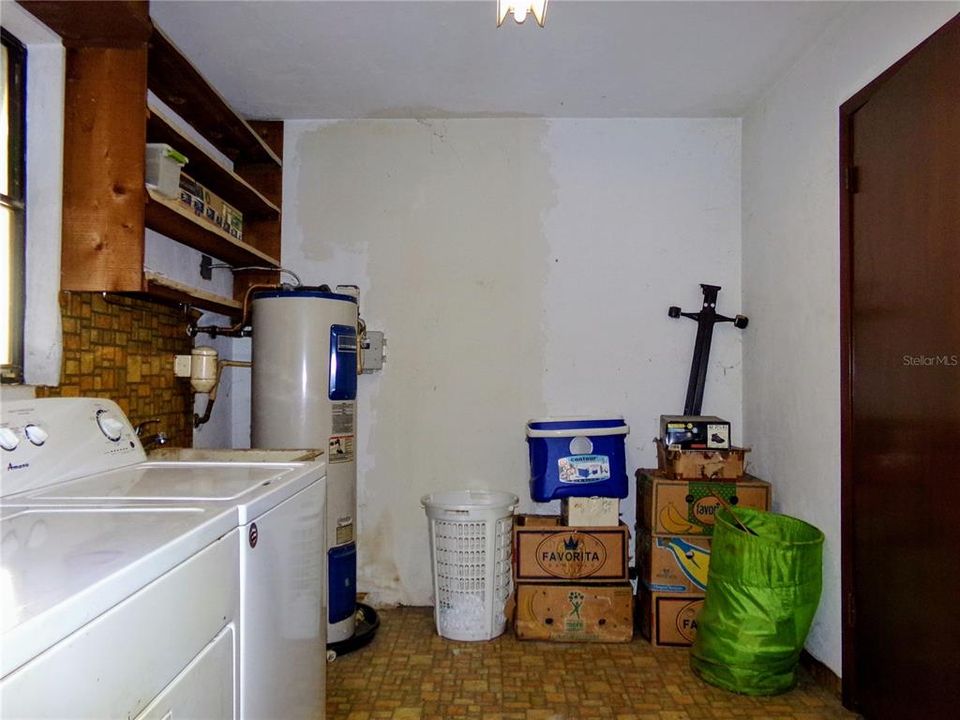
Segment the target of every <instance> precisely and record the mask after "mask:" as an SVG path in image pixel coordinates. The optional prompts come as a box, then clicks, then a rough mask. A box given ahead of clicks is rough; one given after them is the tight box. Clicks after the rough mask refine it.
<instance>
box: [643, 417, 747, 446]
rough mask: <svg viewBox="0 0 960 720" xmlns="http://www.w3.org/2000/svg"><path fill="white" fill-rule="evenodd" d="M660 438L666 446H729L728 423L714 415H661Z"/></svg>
mask: <svg viewBox="0 0 960 720" xmlns="http://www.w3.org/2000/svg"><path fill="white" fill-rule="evenodd" d="M660 439H661V440H663V444H664V445H666V446H667V447H678V448H683V449H687V448H708V449H709V448H717V449H724V450H726V449H727V448H729V447H730V423H729V422H727V421H726V420H724V419H723V418H718V417H717V416H716V415H661V416H660Z"/></svg>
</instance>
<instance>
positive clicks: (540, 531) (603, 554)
mask: <svg viewBox="0 0 960 720" xmlns="http://www.w3.org/2000/svg"><path fill="white" fill-rule="evenodd" d="M551 521H552V522H551ZM545 523H551V524H545ZM629 542H630V531H629V529H628V528H627V526H626V525H624V524H623V523H620V524H619V525H618V526H617V527H578V528H569V527H562V526H561V525H560V518H559V517H556V516H552V517H551V518H545V517H543V516H536V515H533V516H531V515H518V516H517V519H516V523H515V524H514V527H513V557H514V579H515V580H516V581H517V582H530V581H540V582H554V583H555V582H557V581H558V580H578V581H581V582H583V581H589V582H613V581H618V580H626V579H627V578H628V577H629V568H628V566H627V563H628V554H629V552H628V551H629V545H628V543H629Z"/></svg>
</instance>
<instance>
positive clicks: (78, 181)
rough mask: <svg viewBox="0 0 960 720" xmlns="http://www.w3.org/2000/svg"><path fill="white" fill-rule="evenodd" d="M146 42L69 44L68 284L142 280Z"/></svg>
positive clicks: (118, 285)
mask: <svg viewBox="0 0 960 720" xmlns="http://www.w3.org/2000/svg"><path fill="white" fill-rule="evenodd" d="M146 63H147V47H146V45H141V47H139V48H137V49H125V48H100V47H95V48H70V49H68V50H67V83H66V94H65V101H66V102H65V106H66V107H65V115H64V143H63V250H62V268H61V282H62V289H64V290H108V291H113V290H116V291H137V290H140V289H142V284H143V223H144V205H145V202H146V189H145V188H144V185H143V178H144V172H145V160H144V146H145V143H146V118H145V113H146V101H147V83H146V78H147V73H146Z"/></svg>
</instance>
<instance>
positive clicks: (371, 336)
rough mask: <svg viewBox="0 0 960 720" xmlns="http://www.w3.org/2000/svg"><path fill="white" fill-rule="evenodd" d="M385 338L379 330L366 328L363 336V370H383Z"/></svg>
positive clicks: (385, 359) (367, 371)
mask: <svg viewBox="0 0 960 720" xmlns="http://www.w3.org/2000/svg"><path fill="white" fill-rule="evenodd" d="M386 347H387V339H386V338H385V337H384V336H383V331H381V330H367V331H366V333H364V336H363V372H364V373H373V372H376V371H378V370H383V364H384V363H385V362H386V361H387V353H386Z"/></svg>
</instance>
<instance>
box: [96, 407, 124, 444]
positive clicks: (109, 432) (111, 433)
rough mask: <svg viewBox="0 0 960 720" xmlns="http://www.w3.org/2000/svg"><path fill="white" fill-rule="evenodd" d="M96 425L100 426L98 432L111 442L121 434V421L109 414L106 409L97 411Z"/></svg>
mask: <svg viewBox="0 0 960 720" xmlns="http://www.w3.org/2000/svg"><path fill="white" fill-rule="evenodd" d="M97 425H99V426H100V432H102V433H103V434H104V435H106V436H107V439H108V440H112V441H113V442H116V441H117V440H119V439H120V436H121V435H122V434H123V423H122V422H121V421H120V420H117V419H116V418H115V417H113V416H112V415H109V414H108V413H107V411H106V410H99V411H97Z"/></svg>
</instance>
